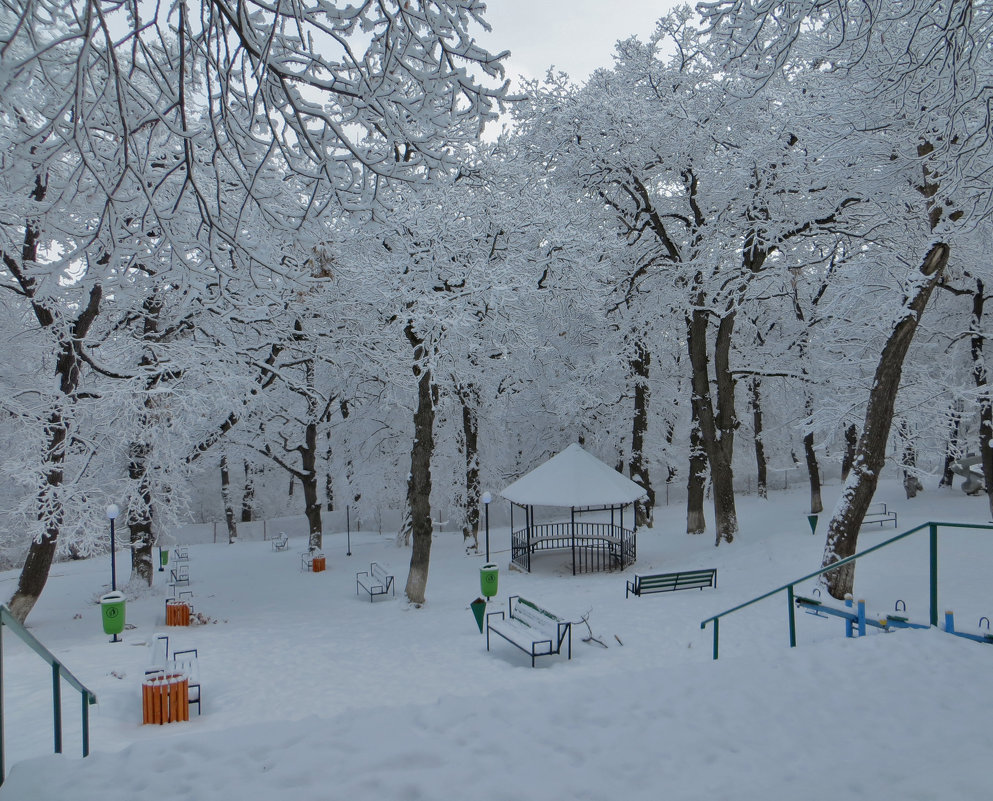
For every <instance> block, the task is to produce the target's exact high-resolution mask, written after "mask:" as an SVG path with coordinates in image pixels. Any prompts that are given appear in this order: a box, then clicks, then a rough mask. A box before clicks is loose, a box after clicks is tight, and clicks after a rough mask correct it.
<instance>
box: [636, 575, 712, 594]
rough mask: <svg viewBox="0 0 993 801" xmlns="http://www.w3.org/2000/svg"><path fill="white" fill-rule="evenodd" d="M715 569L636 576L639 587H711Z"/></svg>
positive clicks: (647, 588) (650, 588)
mask: <svg viewBox="0 0 993 801" xmlns="http://www.w3.org/2000/svg"><path fill="white" fill-rule="evenodd" d="M714 576H715V571H713V570H686V571H682V572H679V573H660V574H657V575H654V576H635V580H636V581H637V582H638V587H639V589H646V590H652V589H658V588H661V587H673V588H676V587H710V586H712V585H713V583H714Z"/></svg>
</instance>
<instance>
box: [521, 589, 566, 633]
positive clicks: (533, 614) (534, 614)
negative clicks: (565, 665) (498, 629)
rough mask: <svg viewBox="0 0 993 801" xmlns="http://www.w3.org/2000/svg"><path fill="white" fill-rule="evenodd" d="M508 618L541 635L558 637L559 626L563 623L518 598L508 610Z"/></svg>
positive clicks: (556, 617)
mask: <svg viewBox="0 0 993 801" xmlns="http://www.w3.org/2000/svg"><path fill="white" fill-rule="evenodd" d="M510 616H511V617H512V618H514V619H515V620H519V621H521V623H524V624H525V625H527V626H529V627H530V628H533V629H536V630H537V631H540V632H542V633H548V634H549V635H552V636H553V637H556V638H557V637H558V632H559V624H560V623H564V622H565V621H564V620H562V618H560V617H558V615H553V614H552V613H551V612H549V611H548V610H547V609H542V608H541V607H540V606H538V605H537V604H535V603H533V602H532V601H528V600H526V599H524V598H521V597H518V598H517V599H516V600H515V601H514V604H513V606H512V607H511V609H510Z"/></svg>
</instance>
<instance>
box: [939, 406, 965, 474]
mask: <svg viewBox="0 0 993 801" xmlns="http://www.w3.org/2000/svg"><path fill="white" fill-rule="evenodd" d="M960 403H961V402H960V401H955V403H954V404H953V405H952V409H951V412H950V415H951V421H952V422H951V431H949V432H948V442H947V444H946V445H945V466H944V468H943V469H942V471H941V481H939V482H938V486H939V487H950V486H952V485H953V484H954V483H955V471H953V470H952V465H953V464H955V461H956V460H957V459H958V456H957V454H959V453H961V448H960V447H959V444H960V441H961V440H960V432H961V426H962V409H961V406H960Z"/></svg>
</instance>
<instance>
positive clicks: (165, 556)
mask: <svg viewBox="0 0 993 801" xmlns="http://www.w3.org/2000/svg"><path fill="white" fill-rule="evenodd" d="M168 564H169V549H168V548H163V547H161V546H159V572H160V573H161V572H162V571H163V570H165V569H166V565H168Z"/></svg>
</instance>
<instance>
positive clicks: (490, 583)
mask: <svg viewBox="0 0 993 801" xmlns="http://www.w3.org/2000/svg"><path fill="white" fill-rule="evenodd" d="M499 580H500V568H499V567H497V566H496V565H495V564H493V563H492V562H488V563H487V564H485V565H483V566H482V567H481V568H479V589H480V591H481V592H482V593H483V596H484V597H485V598H487V599H489V598H492V597H493V596H494V595H496V594H497V584H498V583H499Z"/></svg>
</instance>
